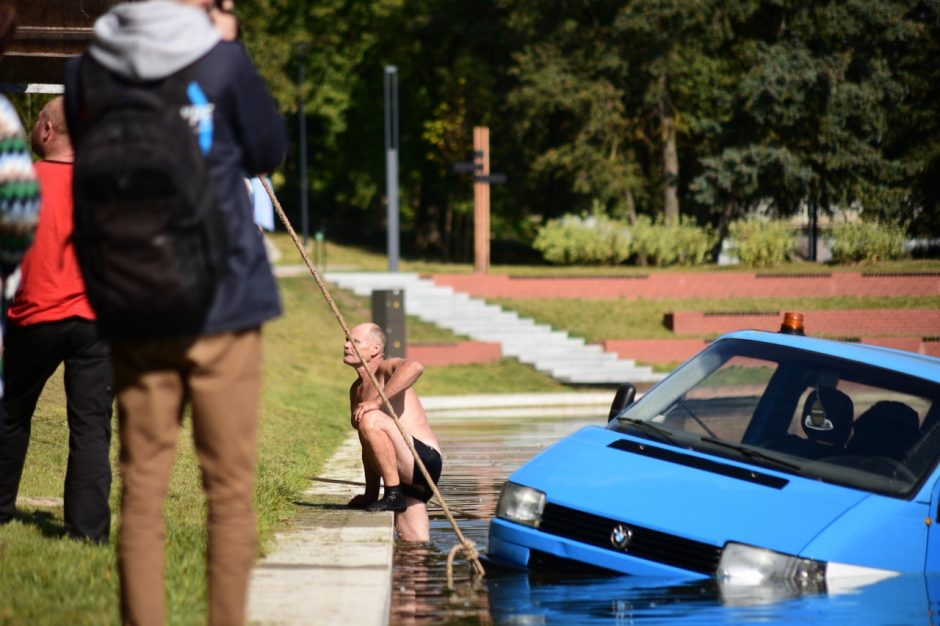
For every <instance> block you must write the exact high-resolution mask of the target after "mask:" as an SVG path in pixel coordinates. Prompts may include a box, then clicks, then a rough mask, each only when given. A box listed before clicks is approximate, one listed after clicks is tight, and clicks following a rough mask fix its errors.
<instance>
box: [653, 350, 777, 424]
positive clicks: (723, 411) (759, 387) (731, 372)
mask: <svg viewBox="0 0 940 626" xmlns="http://www.w3.org/2000/svg"><path fill="white" fill-rule="evenodd" d="M776 369H777V364H776V363H774V362H772V361H766V360H763V359H754V358H750V357H744V356H733V357H731V358H730V359H728V360H727V361H726V362H725V363H723V364H722V365H721V367H719V368H718V369H717V370H715V371H714V372H712V373H711V374H710V375H709V376H708V377H706V378H705V379H704V380H702V381H701V382H700V383H699V384H698V385H696V386H695V387H693V388H692V389H690V390H689V391H688V392H686V393H685V394H683V395H682V396H681V397H680V398H677V400H676V402H675V403H674V404H673V405H672V406H671V407H669V408H668V409H667V410H666V411H665V412H664V414H663V416H662V418H660V419H654V420H653V421H654V422H655V421H661V422H663V423H664V424H668V425H669V426H670V427H672V428H675V429H678V430H685V431H689V432H692V433H697V434H701V435H708V436H712V437H719V438H721V439H725V440H727V441H733V442H740V441H741V440H742V439H743V438H744V434H745V432H746V430H747V428H748V425H749V424H750V423H751V419H752V418H753V416H754V412H755V410H756V409H757V405H758V403H759V402H760V399H761V397H762V396H763V395H764V391H765V389H766V388H767V384H768V383H769V382H770V379H771V377H772V376H773V373H774V372H775V371H776Z"/></svg>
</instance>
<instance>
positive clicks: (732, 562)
mask: <svg viewBox="0 0 940 626" xmlns="http://www.w3.org/2000/svg"><path fill="white" fill-rule="evenodd" d="M716 574H717V576H718V578H719V579H724V580H728V581H731V582H734V583H736V584H741V585H760V584H762V583H766V582H776V581H795V582H797V583H798V584H800V585H806V586H815V585H819V584H821V583H824V582H825V580H826V563H824V562H823V561H814V560H812V559H803V558H800V557H798V556H792V555H789V554H781V553H780V552H774V551H773V550H767V549H765V548H755V547H754V546H747V545H744V544H742V543H733V542H729V543H728V544H727V545H725V549H724V550H722V552H721V560H720V561H719V562H718V571H717V573H716Z"/></svg>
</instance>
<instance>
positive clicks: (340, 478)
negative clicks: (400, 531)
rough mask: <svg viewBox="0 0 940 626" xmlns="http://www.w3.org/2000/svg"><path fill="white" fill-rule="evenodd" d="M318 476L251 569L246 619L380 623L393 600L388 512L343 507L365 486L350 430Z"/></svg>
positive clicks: (391, 534) (270, 623)
mask: <svg viewBox="0 0 940 626" xmlns="http://www.w3.org/2000/svg"><path fill="white" fill-rule="evenodd" d="M323 474H324V475H323V476H321V477H318V478H316V479H314V482H313V485H312V486H311V488H310V489H308V490H307V491H306V492H305V493H304V498H303V500H302V501H299V502H297V505H298V507H299V508H300V509H301V512H300V514H299V515H298V518H297V520H296V523H295V524H294V526H293V527H292V528H291V529H290V530H288V531H286V532H283V533H278V534H277V535H276V537H275V545H274V546H273V548H272V550H271V552H270V553H269V554H268V555H267V556H266V557H265V558H264V559H262V560H261V561H259V562H258V563H257V564H256V566H255V568H254V570H253V571H252V576H251V583H250V587H249V594H248V620H249V622H250V623H251V624H263V625H265V626H273V625H280V624H292V625H293V624H317V625H328V624H337V625H339V624H357V626H385V625H386V624H388V620H389V612H390V608H391V607H390V605H391V588H392V559H393V557H394V543H395V539H394V530H393V516H392V514H391V513H366V512H364V511H354V510H351V509H347V508H345V506H344V505H345V503H346V502H347V501H348V500H349V499H350V498H352V497H353V496H354V495H356V494H357V493H361V491H362V487H361V486H358V485H353V484H349V483H361V482H362V466H361V460H360V449H359V440H358V439H357V438H356V436H355V433H352V434H351V435H350V437H349V438H348V439H347V440H346V441H345V442H343V444H342V445H341V446H340V448H339V449H338V450H337V451H336V453H335V454H334V455H333V456H332V457H331V458H330V460H329V462H328V463H327V464H326V467H325V469H324V471H323Z"/></svg>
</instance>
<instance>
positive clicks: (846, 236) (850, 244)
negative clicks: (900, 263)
mask: <svg viewBox="0 0 940 626" xmlns="http://www.w3.org/2000/svg"><path fill="white" fill-rule="evenodd" d="M905 236H906V233H905V232H904V229H903V228H902V227H900V226H896V225H894V224H878V223H877V222H860V223H854V224H850V223H844V224H836V225H835V226H834V227H833V228H832V237H833V240H834V241H833V243H832V260H833V261H836V262H837V263H857V262H859V261H867V262H875V261H890V260H892V259H899V258H901V257H903V256H905V250H904V239H905Z"/></svg>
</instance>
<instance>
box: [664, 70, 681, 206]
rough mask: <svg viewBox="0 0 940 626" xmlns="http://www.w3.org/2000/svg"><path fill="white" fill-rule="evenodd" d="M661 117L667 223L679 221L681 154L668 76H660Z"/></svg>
mask: <svg viewBox="0 0 940 626" xmlns="http://www.w3.org/2000/svg"><path fill="white" fill-rule="evenodd" d="M659 80H660V87H661V88H662V94H661V96H660V104H659V119H660V124H661V126H662V142H663V215H664V216H665V218H666V223H667V224H676V223H678V222H679V154H678V152H677V151H676V113H675V111H674V110H673V108H672V102H670V98H669V92H668V86H667V85H666V77H665V76H661V77H660V79H659Z"/></svg>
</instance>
